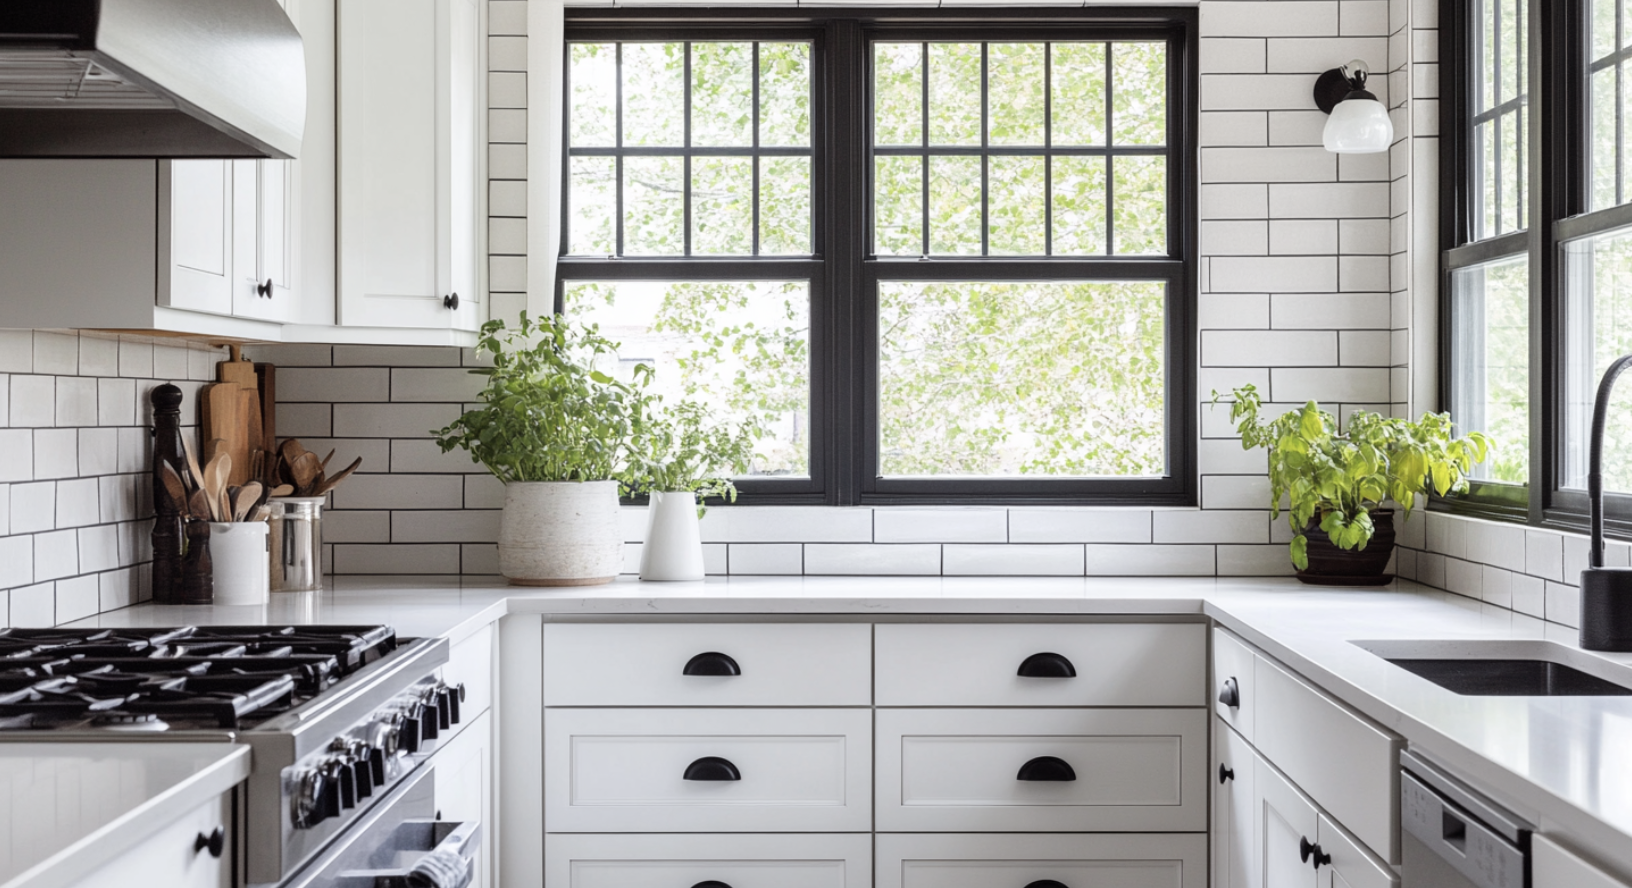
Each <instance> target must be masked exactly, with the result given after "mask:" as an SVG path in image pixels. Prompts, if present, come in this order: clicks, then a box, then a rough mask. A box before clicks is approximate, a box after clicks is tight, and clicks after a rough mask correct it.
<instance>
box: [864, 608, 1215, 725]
mask: <svg viewBox="0 0 1632 888" xmlns="http://www.w3.org/2000/svg"><path fill="white" fill-rule="evenodd" d="M876 637H877V656H876V666H875V671H876V673H877V679H876V681H875V686H876V687H877V692H878V705H880V706H1201V705H1204V704H1203V699H1204V697H1203V693H1202V692H1203V689H1204V686H1205V684H1206V676H1207V628H1206V627H1205V626H1203V625H1201V624H1200V623H1049V624H1037V623H984V624H982V623H935V624H928V623H915V624H882V625H880V626H878V628H877V630H876Z"/></svg>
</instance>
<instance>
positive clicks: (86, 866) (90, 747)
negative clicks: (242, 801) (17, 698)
mask: <svg viewBox="0 0 1632 888" xmlns="http://www.w3.org/2000/svg"><path fill="white" fill-rule="evenodd" d="M248 776H249V747H247V746H234V745H230V744H226V743H184V744H183V743H32V742H20V743H14V742H10V741H8V742H5V743H0V798H3V799H5V800H6V802H7V804H6V805H5V806H4V807H0V886H3V888H25V886H26V888H57V886H69V885H74V884H76V883H77V882H78V881H79V880H80V879H82V878H84V877H85V876H87V875H90V874H91V873H93V872H95V870H96V869H97V868H98V867H100V866H102V865H103V864H105V863H107V862H109V861H111V860H113V859H115V858H117V857H118V856H119V855H120V854H123V853H124V852H125V851H128V850H129V849H131V848H134V847H136V846H138V845H140V844H141V843H142V842H143V841H145V840H146V839H148V838H149V837H150V836H152V835H153V834H154V833H156V832H158V831H159V830H162V829H164V828H165V827H166V826H168V825H170V824H171V823H173V822H175V820H177V819H178V818H180V817H182V816H184V815H186V814H187V813H189V812H191V811H192V810H194V809H195V808H197V807H199V806H200V805H203V804H204V803H206V802H208V801H209V800H210V799H213V798H215V797H216V796H219V795H220V794H222V793H224V792H227V791H229V790H231V789H232V788H233V787H234V786H237V785H238V784H239V783H240V782H242V781H243V780H244V778H246V777H248ZM223 825H224V826H229V827H230V824H223ZM136 881H138V882H139V881H140V879H139V878H138V879H136Z"/></svg>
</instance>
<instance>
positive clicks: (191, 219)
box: [159, 160, 239, 314]
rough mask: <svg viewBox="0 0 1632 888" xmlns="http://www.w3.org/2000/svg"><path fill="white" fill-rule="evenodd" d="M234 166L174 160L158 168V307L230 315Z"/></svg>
mask: <svg viewBox="0 0 1632 888" xmlns="http://www.w3.org/2000/svg"><path fill="white" fill-rule="evenodd" d="M238 164H239V162H238V161H231V160H176V161H170V162H168V163H161V164H160V165H159V170H160V174H159V194H160V203H159V206H160V230H159V255H160V257H161V263H160V269H161V270H160V277H159V304H160V305H166V306H169V307H171V308H184V309H187V310H189V311H207V312H213V313H215V314H231V313H232V301H233V300H232V295H233V289H232V288H233V284H234V277H233V266H234V263H235V261H236V259H237V256H236V254H235V250H234V248H235V246H236V244H235V243H234V225H235V223H237V222H238V221H239V220H238V218H237V216H236V215H235V214H234V212H233V209H234V206H233V200H234V196H233V193H234V187H235V185H236V184H237V182H236V178H237V177H236V175H235V173H236V171H237V166H238ZM166 221H167V222H168V225H166V224H165V223H166Z"/></svg>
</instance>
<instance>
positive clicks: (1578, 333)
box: [1564, 229, 1632, 493]
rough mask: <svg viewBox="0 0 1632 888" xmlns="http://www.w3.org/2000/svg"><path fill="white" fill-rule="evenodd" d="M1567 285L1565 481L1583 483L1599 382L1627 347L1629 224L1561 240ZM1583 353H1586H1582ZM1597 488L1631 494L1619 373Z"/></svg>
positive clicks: (1631, 458)
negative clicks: (1600, 482) (1582, 237)
mask: <svg viewBox="0 0 1632 888" xmlns="http://www.w3.org/2000/svg"><path fill="white" fill-rule="evenodd" d="M1564 251H1565V274H1566V276H1567V279H1568V290H1569V303H1568V305H1569V308H1568V312H1569V334H1568V339H1567V345H1566V348H1568V349H1569V350H1570V353H1569V354H1567V355H1566V356H1565V358H1566V359H1565V365H1566V366H1567V367H1570V368H1572V369H1573V371H1574V372H1571V373H1570V374H1569V379H1568V380H1567V381H1566V384H1567V386H1568V389H1569V400H1568V403H1567V405H1566V411H1567V419H1566V421H1567V431H1566V440H1565V448H1564V450H1565V459H1564V464H1565V466H1564V471H1565V482H1564V483H1565V486H1567V487H1575V488H1585V487H1586V486H1587V443H1588V440H1589V438H1588V435H1589V433H1590V431H1591V423H1592V403H1593V399H1594V397H1595V396H1596V394H1597V390H1598V380H1599V378H1600V377H1601V376H1602V375H1603V372H1604V371H1605V370H1607V369H1608V368H1609V365H1610V364H1611V363H1612V362H1613V361H1614V360H1615V359H1616V358H1619V357H1620V356H1622V355H1624V354H1627V353H1629V352H1632V230H1628V229H1621V230H1619V231H1614V232H1610V233H1608V234H1603V235H1599V236H1597V237H1592V238H1587V239H1585V240H1580V241H1574V242H1572V243H1569V244H1565V246H1564ZM1589 352H1590V354H1589ZM1604 489H1605V490H1613V491H1618V492H1621V493H1632V386H1629V385H1627V384H1626V381H1625V379H1624V378H1623V380H1622V382H1621V384H1620V385H1618V386H1616V387H1615V394H1614V396H1613V398H1612V399H1611V401H1610V411H1609V416H1608V422H1607V423H1606V424H1605V426H1604Z"/></svg>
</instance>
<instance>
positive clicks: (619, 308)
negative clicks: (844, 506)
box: [565, 281, 810, 476]
mask: <svg viewBox="0 0 1632 888" xmlns="http://www.w3.org/2000/svg"><path fill="white" fill-rule="evenodd" d="M565 303H566V305H565V308H566V311H567V313H568V314H569V315H571V316H573V317H575V318H576V319H578V320H583V321H588V322H591V323H596V324H599V325H600V326H601V332H602V333H604V334H606V336H607V338H609V339H611V340H612V341H614V342H617V343H620V346H619V349H618V358H619V365H620V367H621V368H624V372H625V373H628V372H630V371H631V370H632V369H633V366H634V365H635V364H637V363H642V362H644V363H647V364H651V365H652V366H653V367H654V368H655V369H656V371H657V372H656V377H655V379H654V383H653V388H654V389H655V390H656V391H657V392H658V393H659V394H661V395H663V396H664V399H665V400H667V401H670V402H673V401H675V400H678V399H681V398H689V399H692V400H696V401H699V402H702V403H704V404H706V405H708V406H709V407H710V408H711V409H712V410H713V413H714V415H715V416H716V417H717V418H719V419H721V420H723V421H740V420H742V419H745V418H747V417H750V416H760V417H766V418H767V419H768V420H769V422H768V425H771V427H772V429H773V434H772V435H770V436H769V437H767V438H765V439H763V440H761V441H760V443H759V448H758V451H757V455H756V458H755V460H754V464H753V468H752V469H751V470H750V472H749V475H781V476H805V475H808V474H809V472H810V342H809V329H810V286H809V284H808V282H806V281H687V282H673V283H664V282H652V281H638V282H635V281H620V282H588V281H569V282H568V283H567V285H566V294H565Z"/></svg>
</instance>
